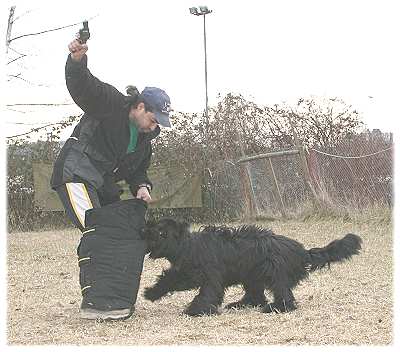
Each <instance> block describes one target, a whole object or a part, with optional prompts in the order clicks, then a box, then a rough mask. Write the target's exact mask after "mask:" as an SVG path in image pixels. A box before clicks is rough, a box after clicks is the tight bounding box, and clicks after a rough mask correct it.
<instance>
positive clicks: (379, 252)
mask: <svg viewBox="0 0 400 352" xmlns="http://www.w3.org/2000/svg"><path fill="white" fill-rule="evenodd" d="M263 225H264V226H266V227H270V228H272V229H273V230H274V231H275V232H277V233H279V234H283V235H286V236H289V237H292V238H295V239H297V240H299V241H301V242H302V243H304V245H305V246H306V248H310V247H315V246H322V245H325V244H327V243H328V242H329V241H331V240H333V239H336V238H338V237H340V236H342V235H343V234H345V233H347V232H354V233H357V234H359V235H360V236H361V237H362V239H363V250H362V254H361V255H359V256H356V257H354V259H353V260H351V261H350V262H346V263H344V264H336V265H332V266H331V270H330V271H328V270H323V271H320V272H317V273H314V274H313V275H311V277H310V280H307V281H304V282H303V283H302V284H301V285H300V286H298V287H297V288H296V289H295V290H294V294H295V297H296V299H297V302H298V309H297V310H296V311H294V312H291V313H287V314H263V313H261V312H260V311H259V310H257V309H245V310H242V311H227V310H222V311H221V314H220V315H218V316H215V317H200V318H190V317H187V316H184V315H182V314H181V312H182V310H183V308H184V306H185V305H186V304H187V303H188V302H189V301H190V300H191V299H192V298H193V297H194V295H195V294H196V292H195V291H189V292H182V293H175V294H174V295H171V296H168V297H166V298H164V299H162V300H161V301H160V302H158V303H151V302H149V301H146V300H144V298H143V297H142V293H143V288H144V287H145V286H148V285H151V284H152V283H153V282H154V280H155V278H156V275H158V274H159V273H160V272H161V270H162V269H163V268H166V267H167V266H168V264H167V262H165V261H162V260H158V261H152V260H149V259H146V260H145V264H144V269H143V275H142V280H141V289H140V291H139V295H138V299H137V303H136V312H135V314H134V315H133V317H132V318H130V319H128V320H126V321H122V322H107V323H106V322H103V323H102V322H96V321H93V322H91V321H90V322H87V321H82V320H80V319H79V316H78V309H79V304H80V288H79V284H78V266H77V257H76V246H77V243H78V241H79V236H80V235H79V233H78V231H77V230H68V231H54V232H39V233H12V234H9V235H8V320H7V328H8V334H7V338H8V344H9V345H45V344H57V345H89V344H90V345H93V344H94V345H101V344H102V345H111V344H112V345H331V344H335V345H390V344H392V343H393V331H392V329H393V256H392V254H393V253H392V235H393V234H392V225H391V224H390V222H389V221H387V220H386V221H380V220H379V218H378V219H371V220H368V221H363V220H360V221H353V222H344V221H343V220H338V219H336V220H335V219H333V220H327V219H325V220H308V221H306V222H299V221H287V222H281V221H275V222H270V223H264V224H263ZM241 295H242V290H241V288H240V287H234V288H231V289H229V290H228V291H227V293H226V296H225V301H224V303H225V304H226V303H228V302H231V301H233V300H237V299H238V298H239V297H240V296H241Z"/></svg>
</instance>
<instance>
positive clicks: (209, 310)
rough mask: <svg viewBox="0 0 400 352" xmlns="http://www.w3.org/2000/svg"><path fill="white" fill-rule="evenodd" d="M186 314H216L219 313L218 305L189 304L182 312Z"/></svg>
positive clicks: (199, 315)
mask: <svg viewBox="0 0 400 352" xmlns="http://www.w3.org/2000/svg"><path fill="white" fill-rule="evenodd" d="M183 313H185V314H186V315H189V316H191V317H201V316H204V315H216V314H219V311H218V307H217V306H215V305H210V306H207V307H200V306H197V305H189V307H187V308H186V309H185V310H184V312H183Z"/></svg>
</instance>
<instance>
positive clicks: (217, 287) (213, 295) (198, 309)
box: [184, 275, 225, 316]
mask: <svg viewBox="0 0 400 352" xmlns="http://www.w3.org/2000/svg"><path fill="white" fill-rule="evenodd" d="M207 276H208V279H207V281H206V282H205V283H204V284H203V285H201V287H200V292H199V294H198V295H197V296H196V297H195V298H194V299H193V301H192V302H191V303H190V304H189V306H188V307H187V308H186V309H185V311H184V313H185V314H187V315H190V316H201V315H213V314H218V307H219V306H220V305H221V303H222V301H223V299H224V293H225V290H224V289H225V287H224V286H223V285H222V280H221V279H220V278H219V277H218V276H217V275H207Z"/></svg>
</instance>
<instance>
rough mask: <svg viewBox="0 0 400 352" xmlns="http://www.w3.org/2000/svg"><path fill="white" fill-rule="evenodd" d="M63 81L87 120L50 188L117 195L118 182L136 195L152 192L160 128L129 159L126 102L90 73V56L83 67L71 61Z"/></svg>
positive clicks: (68, 147)
mask: <svg viewBox="0 0 400 352" xmlns="http://www.w3.org/2000/svg"><path fill="white" fill-rule="evenodd" d="M65 79H66V83H67V88H68V91H69V93H70V94H71V97H72V99H73V100H74V101H75V103H76V104H77V105H78V106H79V107H80V108H81V109H82V110H83V111H84V114H83V116H82V118H81V120H80V121H79V123H78V124H77V125H76V127H75V129H74V131H73V133H72V135H71V137H70V138H69V139H68V140H67V141H66V143H65V144H64V146H63V147H62V149H61V151H60V154H59V155H58V157H57V159H56V161H55V164H54V169H53V175H52V177H51V187H52V188H53V189H55V188H57V187H58V186H60V185H62V184H65V183H67V182H77V179H78V180H83V181H86V182H88V183H90V184H91V185H93V186H94V187H95V188H96V189H97V190H98V192H99V193H100V195H102V193H105V194H107V193H110V194H112V193H115V192H118V188H117V187H116V185H115V182H116V181H120V180H122V179H125V180H126V182H127V183H128V184H129V185H130V189H131V191H132V193H133V194H134V195H136V192H137V189H138V185H140V184H143V183H145V184H148V185H150V186H151V187H152V183H151V182H150V180H149V178H148V177H147V169H148V167H149V165H150V158H151V154H152V149H151V140H152V139H153V138H155V137H156V136H158V135H159V133H160V129H159V127H157V128H156V129H155V130H154V131H152V132H149V133H139V135H138V139H137V144H136V148H135V151H134V152H132V153H129V154H127V148H128V144H129V140H130V130H129V117H128V114H129V109H130V106H129V104H128V102H127V97H126V96H125V95H123V94H122V93H120V92H119V91H118V90H117V89H116V88H114V87H113V86H111V85H109V84H107V83H104V82H101V81H100V80H99V79H97V78H96V77H94V76H93V75H92V74H91V73H90V71H89V70H88V68H87V56H86V55H85V56H84V57H83V58H82V60H81V61H80V62H75V61H73V60H72V59H71V56H70V55H69V56H68V59H67V63H66V66H65Z"/></svg>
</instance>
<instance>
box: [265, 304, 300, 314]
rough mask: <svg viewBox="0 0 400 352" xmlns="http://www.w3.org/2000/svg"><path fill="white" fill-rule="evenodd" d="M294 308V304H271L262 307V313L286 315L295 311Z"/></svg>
mask: <svg viewBox="0 0 400 352" xmlns="http://www.w3.org/2000/svg"><path fill="white" fill-rule="evenodd" d="M296 308H297V306H296V304H295V303H294V302H286V303H282V304H277V303H275V302H273V303H268V304H266V305H265V306H264V308H263V313H287V312H291V311H293V310H295V309H296Z"/></svg>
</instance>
